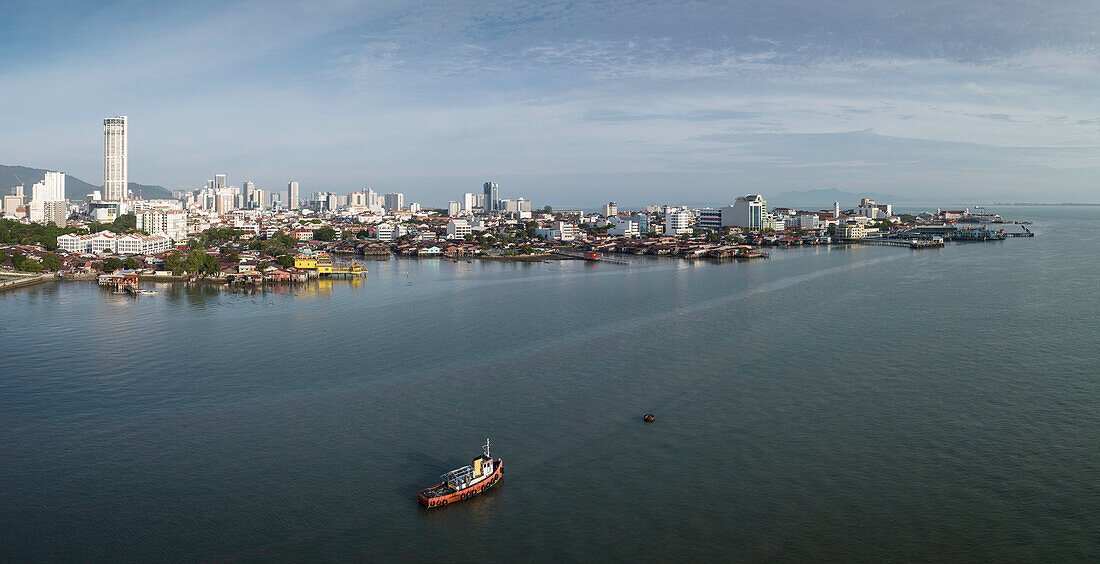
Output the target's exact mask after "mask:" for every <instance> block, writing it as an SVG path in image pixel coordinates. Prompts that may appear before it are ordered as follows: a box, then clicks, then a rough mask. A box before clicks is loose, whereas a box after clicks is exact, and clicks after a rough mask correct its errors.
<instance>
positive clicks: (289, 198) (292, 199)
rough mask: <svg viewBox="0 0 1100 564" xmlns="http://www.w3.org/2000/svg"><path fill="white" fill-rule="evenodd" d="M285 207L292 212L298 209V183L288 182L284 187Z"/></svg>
mask: <svg viewBox="0 0 1100 564" xmlns="http://www.w3.org/2000/svg"><path fill="white" fill-rule="evenodd" d="M286 205H287V207H288V208H290V209H292V210H296V209H298V183H297V182H289V183H287V185H286Z"/></svg>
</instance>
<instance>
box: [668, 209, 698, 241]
mask: <svg viewBox="0 0 1100 564" xmlns="http://www.w3.org/2000/svg"><path fill="white" fill-rule="evenodd" d="M691 220H692V215H691V212H689V211H674V212H669V213H668V214H667V215H665V235H673V236H675V235H681V234H684V233H691V232H692V231H693V229H692V227H691Z"/></svg>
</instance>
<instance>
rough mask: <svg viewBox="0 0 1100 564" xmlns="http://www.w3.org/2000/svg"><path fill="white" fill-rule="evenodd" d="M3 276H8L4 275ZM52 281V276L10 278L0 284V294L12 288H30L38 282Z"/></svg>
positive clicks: (37, 275) (36, 275)
mask: <svg viewBox="0 0 1100 564" xmlns="http://www.w3.org/2000/svg"><path fill="white" fill-rule="evenodd" d="M4 275H9V274H8V273H4ZM53 279H54V276H53V274H32V275H29V276H19V277H18V278H12V279H9V280H4V281H2V282H0V292H3V291H5V290H11V289H14V288H22V287H23V286H30V285H32V284H38V283H39V282H45V281H47V280H53Z"/></svg>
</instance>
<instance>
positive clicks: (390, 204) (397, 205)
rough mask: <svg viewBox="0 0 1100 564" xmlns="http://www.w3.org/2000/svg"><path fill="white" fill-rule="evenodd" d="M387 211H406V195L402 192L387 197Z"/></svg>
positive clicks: (392, 193)
mask: <svg viewBox="0 0 1100 564" xmlns="http://www.w3.org/2000/svg"><path fill="white" fill-rule="evenodd" d="M384 205H385V206H386V211H391V212H392V211H397V210H403V209H405V195H404V194H402V193H400V192H391V193H389V194H386V195H385V204H384Z"/></svg>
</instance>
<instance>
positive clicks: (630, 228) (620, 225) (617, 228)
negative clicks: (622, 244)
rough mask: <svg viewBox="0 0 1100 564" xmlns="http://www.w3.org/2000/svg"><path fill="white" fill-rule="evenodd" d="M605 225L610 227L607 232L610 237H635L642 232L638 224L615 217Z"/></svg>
mask: <svg viewBox="0 0 1100 564" xmlns="http://www.w3.org/2000/svg"><path fill="white" fill-rule="evenodd" d="M616 213H618V212H616ZM607 223H608V225H610V226H611V227H610V228H609V229H608V230H607V232H608V233H609V234H611V235H621V236H623V237H637V236H639V235H641V234H642V230H641V227H640V226H639V224H638V222H637V221H634V220H633V219H630V218H626V217H618V216H615V217H612V218H611V219H610V220H609V221H608V222H607Z"/></svg>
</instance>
